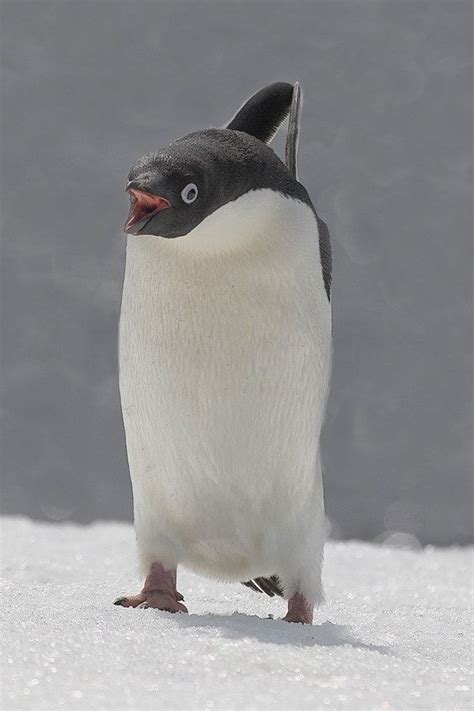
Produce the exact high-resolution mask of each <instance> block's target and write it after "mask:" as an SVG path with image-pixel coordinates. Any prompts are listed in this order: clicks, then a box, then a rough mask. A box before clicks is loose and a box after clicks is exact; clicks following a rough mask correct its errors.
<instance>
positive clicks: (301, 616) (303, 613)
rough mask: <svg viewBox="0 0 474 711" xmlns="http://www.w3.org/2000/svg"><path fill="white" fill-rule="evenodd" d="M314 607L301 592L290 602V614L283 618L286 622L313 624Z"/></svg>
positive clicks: (293, 596)
mask: <svg viewBox="0 0 474 711" xmlns="http://www.w3.org/2000/svg"><path fill="white" fill-rule="evenodd" d="M313 610H314V605H313V604H312V603H310V602H308V600H307V599H306V598H305V597H304V596H303V595H302V594H301V593H299V592H297V593H295V594H294V595H292V597H290V599H289V600H288V612H287V613H286V615H285V617H284V618H283V619H284V620H285V622H301V623H302V624H308V625H312V624H313Z"/></svg>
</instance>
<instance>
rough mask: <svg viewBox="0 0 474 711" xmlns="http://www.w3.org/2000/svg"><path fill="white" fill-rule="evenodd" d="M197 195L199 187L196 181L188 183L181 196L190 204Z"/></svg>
mask: <svg viewBox="0 0 474 711" xmlns="http://www.w3.org/2000/svg"><path fill="white" fill-rule="evenodd" d="M197 196H198V189H197V185H196V184H195V183H188V184H187V185H186V187H185V188H183V189H182V190H181V197H182V198H183V201H184V202H185V203H186V204H187V205H190V204H191V203H192V202H194V201H195V200H196V198H197Z"/></svg>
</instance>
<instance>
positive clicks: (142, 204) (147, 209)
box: [123, 188, 171, 235]
mask: <svg viewBox="0 0 474 711" xmlns="http://www.w3.org/2000/svg"><path fill="white" fill-rule="evenodd" d="M128 193H129V194H130V212H129V213H128V217H127V222H126V223H125V226H124V228H123V231H124V232H127V233H128V234H131V235H137V234H138V233H139V232H140V230H141V229H143V227H145V225H146V223H147V222H148V221H149V220H151V218H152V217H154V216H155V215H156V214H158V212H160V211H161V210H165V209H166V208H167V207H171V205H170V203H169V202H168V200H166V198H163V197H160V196H159V195H152V193H145V192H143V190H137V189H136V188H129V190H128Z"/></svg>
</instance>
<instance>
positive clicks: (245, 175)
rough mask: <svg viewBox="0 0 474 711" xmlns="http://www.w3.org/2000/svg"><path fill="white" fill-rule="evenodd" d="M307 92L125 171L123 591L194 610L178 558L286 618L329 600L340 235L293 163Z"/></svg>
mask: <svg viewBox="0 0 474 711" xmlns="http://www.w3.org/2000/svg"><path fill="white" fill-rule="evenodd" d="M300 99H301V91H300V86H299V84H298V83H297V84H295V85H292V84H289V83H284V82H278V83H275V84H271V85H270V86H267V87H265V88H263V89H261V90H260V91H258V92H257V93H256V94H254V95H253V96H251V97H250V98H249V99H248V100H247V101H246V102H245V103H244V104H243V106H242V107H241V108H240V110H238V112H237V113H236V115H235V116H234V118H233V119H232V120H231V121H230V122H229V123H228V124H227V126H225V127H224V128H210V129H206V130H202V131H197V132H194V133H191V134H188V135H185V136H184V137H182V138H179V139H177V140H176V141H174V142H173V143H171V144H170V145H169V146H168V147H166V148H163V149H161V150H159V151H158V152H154V153H149V154H147V155H145V156H144V157H143V158H141V159H140V160H138V161H137V162H136V163H135V164H134V165H133V166H132V168H131V169H130V172H129V174H128V179H127V183H126V191H127V193H128V195H129V198H130V212H129V215H128V218H127V221H126V223H125V227H124V231H125V233H126V234H127V245H126V267H125V276H124V284H123V294H122V305H121V313H120V324H119V388H120V396H121V404H122V413H123V422H124V429H125V438H126V447H127V456H128V463H129V469H130V477H131V482H132V489H133V506H134V523H135V532H136V540H137V547H138V555H139V561H140V565H141V572H142V574H143V576H144V578H145V583H144V586H143V589H142V590H141V592H140V593H138V594H136V595H130V596H124V597H120V598H118V599H117V600H116V601H115V604H117V605H122V606H125V607H140V608H143V607H151V608H157V609H159V610H164V611H168V612H187V608H186V606H185V604H184V598H183V595H182V594H181V593H179V592H178V591H177V587H176V572H177V567H178V565H179V566H184V567H186V568H188V569H190V570H193V571H195V572H197V573H199V574H202V575H204V576H208V577H212V578H218V579H220V580H223V581H228V582H239V583H240V582H243V584H244V585H246V586H247V587H248V588H251V589H252V590H254V591H256V592H259V593H265V594H267V595H269V596H271V597H273V596H282V597H283V598H284V599H285V600H287V605H288V611H287V614H286V616H285V617H284V619H285V620H286V621H288V622H299V623H308V624H311V623H312V622H313V610H314V608H315V607H317V606H318V605H319V604H320V603H321V602H322V601H323V598H324V593H323V587H322V582H321V568H322V561H323V547H324V531H325V518H324V501H323V481H322V472H321V457H320V434H321V427H322V424H323V420H324V413H325V407H326V401H327V396H328V388H329V379H330V369H331V304H330V297H331V247H330V239H329V232H328V229H327V226H326V224H325V223H324V222H323V221H322V220H321V219H320V218H319V216H318V215H317V213H316V210H315V208H314V206H313V203H312V202H311V199H310V197H309V195H308V192H307V191H306V189H305V188H304V186H303V185H302V184H301V182H299V180H298V178H297V166H296V152H297V140H298V129H299V113H300V105H301V100H300ZM288 117H289V124H288V134H287V142H286V151H285V162H283V161H282V160H281V159H280V158H279V157H278V156H277V155H276V153H275V152H274V151H273V149H272V148H271V147H270V146H269V143H270V141H271V140H272V138H273V136H274V135H275V133H276V132H277V130H278V128H279V127H280V125H281V124H282V122H283V121H284V120H285V119H286V118H288Z"/></svg>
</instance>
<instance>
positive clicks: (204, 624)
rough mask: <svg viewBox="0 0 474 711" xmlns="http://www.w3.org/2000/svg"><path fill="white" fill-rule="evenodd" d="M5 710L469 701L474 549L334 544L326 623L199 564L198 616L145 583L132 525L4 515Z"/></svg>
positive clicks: (452, 705)
mask: <svg viewBox="0 0 474 711" xmlns="http://www.w3.org/2000/svg"><path fill="white" fill-rule="evenodd" d="M1 528H2V534H3V536H2V537H3V544H2V558H3V569H4V577H3V582H2V590H3V603H2V606H1V615H2V632H3V651H2V675H1V676H2V695H3V703H2V709H4V710H5V711H7V710H10V709H34V710H36V709H47V710H48V711H54V710H55V709H83V710H84V711H90V710H92V709H93V710H94V711H95V710H96V709H116V710H119V709H134V710H135V711H141V709H226V710H227V709H239V711H244V710H245V711H247V710H250V709H256V710H257V709H258V711H262V710H264V709H272V710H275V709H288V710H290V709H298V711H299V710H300V709H351V711H355V710H356V709H363V710H364V711H366V710H369V709H381V710H385V709H400V711H402V710H403V711H408V710H410V709H430V710H437V709H439V710H441V709H442V710H443V711H444V710H448V709H452V710H454V709H468V708H471V704H472V695H471V691H470V687H471V681H472V679H471V678H470V677H471V675H472V668H471V666H472V665H471V651H470V647H471V644H470V642H471V636H470V621H471V613H472V607H471V601H470V594H471V572H472V567H471V566H472V549H471V550H468V549H450V550H427V551H424V552H421V551H417V552H415V551H400V550H396V549H391V548H386V547H380V546H375V545H369V544H363V543H329V544H328V545H327V549H326V565H325V585H326V593H327V598H328V603H327V604H326V606H325V607H324V608H322V609H321V610H320V611H319V613H318V614H317V615H316V623H315V625H314V626H313V627H309V626H301V625H290V624H287V623H284V622H282V621H280V620H278V619H268V617H269V615H274V616H275V618H278V617H279V616H281V615H282V614H283V612H284V605H283V603H282V602H281V601H275V600H274V599H273V600H272V599H270V598H267V597H264V596H263V595H257V594H256V593H252V592H251V591H250V590H247V589H246V588H244V587H242V586H239V585H224V584H221V583H217V582H215V581H209V580H205V579H202V578H199V577H197V576H194V575H191V574H189V573H187V572H183V571H182V572H181V574H180V576H179V589H180V590H181V591H182V592H183V593H184V595H185V597H186V604H187V605H188V607H189V609H190V611H192V614H190V615H174V616H173V615H170V614H168V613H163V612H159V611H157V610H132V609H126V608H122V607H116V606H114V605H113V604H112V601H113V600H114V598H115V597H117V596H118V595H120V594H121V593H129V592H134V591H138V589H139V581H138V579H137V576H136V574H135V571H136V566H135V555H134V538H133V531H132V528H131V527H130V526H128V525H125V524H116V523H114V524H110V523H101V524H96V525H93V526H89V527H86V528H83V527H77V526H73V525H48V524H37V523H32V522H30V521H27V520H25V519H14V518H6V519H2V524H1Z"/></svg>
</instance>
